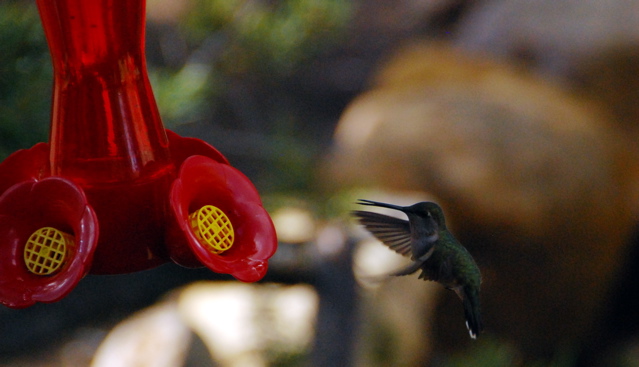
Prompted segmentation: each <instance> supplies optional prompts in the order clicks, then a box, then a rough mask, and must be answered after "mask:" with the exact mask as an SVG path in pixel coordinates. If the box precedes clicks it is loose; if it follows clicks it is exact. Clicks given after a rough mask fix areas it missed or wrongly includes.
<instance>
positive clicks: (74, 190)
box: [0, 177, 98, 308]
mask: <svg viewBox="0 0 639 367" xmlns="http://www.w3.org/2000/svg"><path fill="white" fill-rule="evenodd" d="M0 220H1V221H0V253H2V254H3V256H2V257H0V303H3V304H5V305H7V306H9V307H14V308H20V307H27V306H30V305H33V304H34V303H35V302H55V301H57V300H59V299H61V298H63V297H64V296H66V295H67V294H68V293H69V292H70V291H71V290H72V289H73V288H74V287H75V286H76V285H77V283H78V282H79V281H80V279H82V277H84V275H85V274H86V273H87V271H88V269H89V267H90V266H91V261H92V258H93V252H94V251H95V248H96V244H97V239H98V223H97V218H96V215H95V213H94V212H93V210H92V209H91V207H90V206H89V205H88V203H87V200H86V197H85V195H84V193H83V192H82V189H80V188H79V187H78V186H76V185H75V184H74V183H72V182H70V181H68V180H65V179H63V178H59V177H49V178H45V179H43V180H42V181H38V182H36V181H27V182H22V183H19V184H16V185H14V186H13V187H11V188H10V189H9V190H7V191H6V192H5V193H4V194H3V195H2V196H0ZM47 226H50V227H54V228H56V229H58V230H61V231H64V232H67V233H69V234H72V235H73V236H74V239H75V246H72V247H70V248H69V253H68V254H67V258H68V259H70V260H69V261H67V262H66V263H65V264H64V265H63V267H62V268H61V269H60V270H59V271H58V272H57V273H55V274H53V275H48V276H42V275H36V274H33V273H31V272H29V271H28V270H27V268H26V266H25V264H24V260H23V252H24V247H25V244H26V241H27V239H28V237H29V236H30V235H31V233H33V232H34V231H35V230H37V229H39V228H42V227H47Z"/></svg>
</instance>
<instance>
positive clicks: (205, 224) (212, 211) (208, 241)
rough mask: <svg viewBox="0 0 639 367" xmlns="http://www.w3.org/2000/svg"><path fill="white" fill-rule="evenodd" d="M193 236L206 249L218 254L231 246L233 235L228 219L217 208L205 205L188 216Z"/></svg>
mask: <svg viewBox="0 0 639 367" xmlns="http://www.w3.org/2000/svg"><path fill="white" fill-rule="evenodd" d="M189 219H190V221H191V228H192V229H193V232H195V236H196V237H197V238H198V239H199V240H200V242H201V243H203V244H205V245H206V246H207V249H208V250H209V251H210V252H212V253H214V254H220V253H222V252H224V251H226V250H228V249H230V248H231V246H233V241H234V239H235V233H234V232H233V225H232V224H231V221H230V220H229V218H228V217H227V216H226V214H224V212H223V211H221V210H220V209H219V208H216V207H214V206H213V205H205V206H203V207H201V208H200V209H199V210H197V211H196V212H194V213H191V215H189Z"/></svg>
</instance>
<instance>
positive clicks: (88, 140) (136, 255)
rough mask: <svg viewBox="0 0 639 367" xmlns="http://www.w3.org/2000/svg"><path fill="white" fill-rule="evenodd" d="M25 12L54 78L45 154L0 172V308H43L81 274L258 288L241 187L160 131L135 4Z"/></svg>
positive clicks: (119, 0) (266, 226)
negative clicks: (42, 38)
mask: <svg viewBox="0 0 639 367" xmlns="http://www.w3.org/2000/svg"><path fill="white" fill-rule="evenodd" d="M37 5H38V9H39V12H40V17H41V20H42V24H43V27H44V31H45V34H46V37H47V42H48V44H49V50H50V52H51V58H52V61H53V70H54V89H53V106H52V113H51V132H50V142H49V143H39V144H36V145H35V146H33V147H32V148H30V149H27V150H19V151H17V152H15V153H13V154H12V155H11V156H9V157H8V158H7V159H6V160H5V161H4V162H2V163H0V253H1V254H2V256H0V303H2V304H4V305H6V306H8V307H12V308H22V307H27V306H31V305H33V304H35V303H36V302H55V301H58V300H60V299H61V298H63V297H65V296H66V295H67V294H68V293H69V292H70V291H71V290H72V289H73V288H74V287H75V286H76V285H77V283H78V282H79V281H80V280H81V279H82V278H83V277H84V276H85V275H86V274H87V273H93V274H122V273H128V272H134V271H140V270H145V269H150V268H153V267H156V266H158V265H161V264H163V263H166V262H168V261H173V262H175V263H177V264H180V265H183V266H187V267H201V266H206V267H208V268H210V269H211V270H213V271H214V272H218V273H225V274H231V275H233V276H234V277H235V278H237V279H239V280H241V281H244V282H254V281H258V280H260V279H261V278H262V277H264V275H265V273H266V270H267V264H268V259H269V258H270V257H271V256H272V255H273V254H274V253H275V250H276V249H277V239H276V235H275V230H274V227H273V224H272V221H271V219H270V217H269V215H268V213H267V212H266V210H265V209H264V208H263V207H262V203H261V200H260V197H259V195H258V193H257V190H256V189H255V187H254V186H253V184H252V183H251V182H250V181H249V180H248V179H247V178H246V177H245V176H244V175H243V174H242V173H241V172H239V171H238V170H236V169H235V168H233V167H231V166H230V165H229V163H228V161H227V160H226V158H225V157H224V156H223V155H222V154H221V153H220V152H218V151H217V150H216V149H215V148H213V147H212V146H210V145H208V144H207V143H205V142H204V141H202V140H199V139H194V138H184V137H181V136H179V135H177V134H175V133H173V132H171V131H168V130H165V129H164V127H163V125H162V121H161V120H160V116H159V113H158V110H157V106H156V103H155V99H154V97H153V92H152V90H151V85H150V83H149V80H148V76H147V70H146V61H145V54H144V24H145V0H91V1H86V0H37Z"/></svg>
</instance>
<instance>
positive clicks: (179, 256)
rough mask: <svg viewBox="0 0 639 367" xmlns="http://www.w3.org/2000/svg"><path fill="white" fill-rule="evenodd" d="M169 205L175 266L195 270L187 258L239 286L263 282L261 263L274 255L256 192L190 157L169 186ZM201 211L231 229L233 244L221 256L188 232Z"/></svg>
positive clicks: (232, 174)
mask: <svg viewBox="0 0 639 367" xmlns="http://www.w3.org/2000/svg"><path fill="white" fill-rule="evenodd" d="M170 205H171V209H172V211H173V214H174V223H173V228H170V231H169V250H170V254H171V257H172V259H173V260H174V261H175V262H177V263H179V264H182V265H186V266H193V265H196V264H197V262H195V261H194V260H195V259H194V258H193V256H191V255H190V254H191V253H192V254H194V255H195V257H196V258H197V260H199V262H201V263H203V264H204V265H206V266H207V267H209V268H210V269H212V270H213V271H215V272H218V273H225V274H231V275H233V276H234V277H235V278H237V279H239V280H241V281H244V282H254V281H257V280H260V279H261V278H262V277H263V276H264V274H265V273H266V270H267V267H268V266H267V260H268V258H270V257H271V256H272V255H273V254H274V253H275V250H276V249H277V238H276V235H275V228H274V227H273V223H272V221H271V219H270V217H269V215H268V213H267V212H266V210H265V209H264V208H263V207H262V203H261V201H260V197H259V195H258V193H257V190H256V189H255V187H254V186H253V184H251V182H250V181H249V180H248V178H246V176H244V175H243V174H242V173H241V172H240V171H238V170H236V169H235V168H233V167H231V166H229V165H227V164H223V163H219V162H216V161H215V160H213V159H210V158H207V157H204V156H198V155H195V156H191V157H189V158H187V159H186V160H185V161H184V163H183V164H182V166H181V168H180V172H179V174H178V178H177V179H176V180H175V181H174V182H173V186H172V187H171V194H170ZM205 205H213V206H214V207H216V208H219V209H220V210H221V211H222V212H223V213H224V214H226V216H227V217H228V219H229V220H230V222H231V223H232V225H233V228H234V232H235V240H234V243H233V245H232V247H231V248H230V249H229V250H227V251H225V252H223V253H220V254H216V253H213V252H211V251H209V249H207V247H206V246H204V245H203V244H202V243H201V242H200V241H199V240H198V238H197V237H196V234H195V233H194V231H193V229H191V226H190V221H189V215H190V214H191V213H193V212H195V211H197V210H198V209H199V208H201V207H203V206H205ZM176 229H177V230H176ZM184 240H186V242H187V243H186V246H185V244H184ZM186 248H190V250H191V251H185V249H186Z"/></svg>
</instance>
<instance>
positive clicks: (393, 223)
mask: <svg viewBox="0 0 639 367" xmlns="http://www.w3.org/2000/svg"><path fill="white" fill-rule="evenodd" d="M357 204H360V205H369V206H377V207H382V208H389V209H395V210H399V211H401V212H403V213H404V214H406V216H407V217H408V220H404V219H399V218H395V217H391V216H388V215H383V214H379V213H373V212H368V211H362V210H356V211H353V215H354V216H356V217H357V219H358V220H359V222H360V223H361V224H362V225H364V227H365V228H366V229H367V230H368V231H369V232H371V233H372V234H373V235H374V236H375V237H376V238H377V239H378V240H380V241H381V242H382V243H383V244H385V245H386V246H388V247H389V248H390V249H391V250H393V251H395V252H397V253H398V254H401V255H404V256H408V257H410V259H411V260H412V263H411V264H410V265H408V266H406V267H405V268H402V269H399V270H397V271H395V272H393V273H391V274H389V275H390V276H404V275H410V274H413V273H415V272H417V271H418V270H421V274H420V275H419V279H424V280H431V281H435V282H439V283H441V284H442V285H443V286H444V287H446V289H450V290H453V291H454V292H455V293H456V294H457V296H459V298H460V299H461V301H462V305H463V306H464V315H465V317H466V327H467V328H468V332H469V333H470V337H471V338H473V339H476V338H477V335H478V334H479V333H480V332H481V331H482V329H483V325H482V321H481V314H480V313H481V312H480V304H479V288H480V284H481V273H480V272H479V267H478V266H477V264H476V263H475V260H474V259H473V257H472V256H471V255H470V253H469V252H468V250H466V248H465V247H464V246H462V244H461V243H459V241H457V239H456V238H455V237H454V236H453V234H452V233H451V232H450V231H448V229H447V228H446V221H445V219H444V212H443V211H442V208H441V207H440V206H439V205H437V204H436V203H433V202H428V201H424V202H420V203H417V204H413V205H410V206H398V205H392V204H386V203H381V202H377V201H372V200H364V199H359V200H358V202H357Z"/></svg>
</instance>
